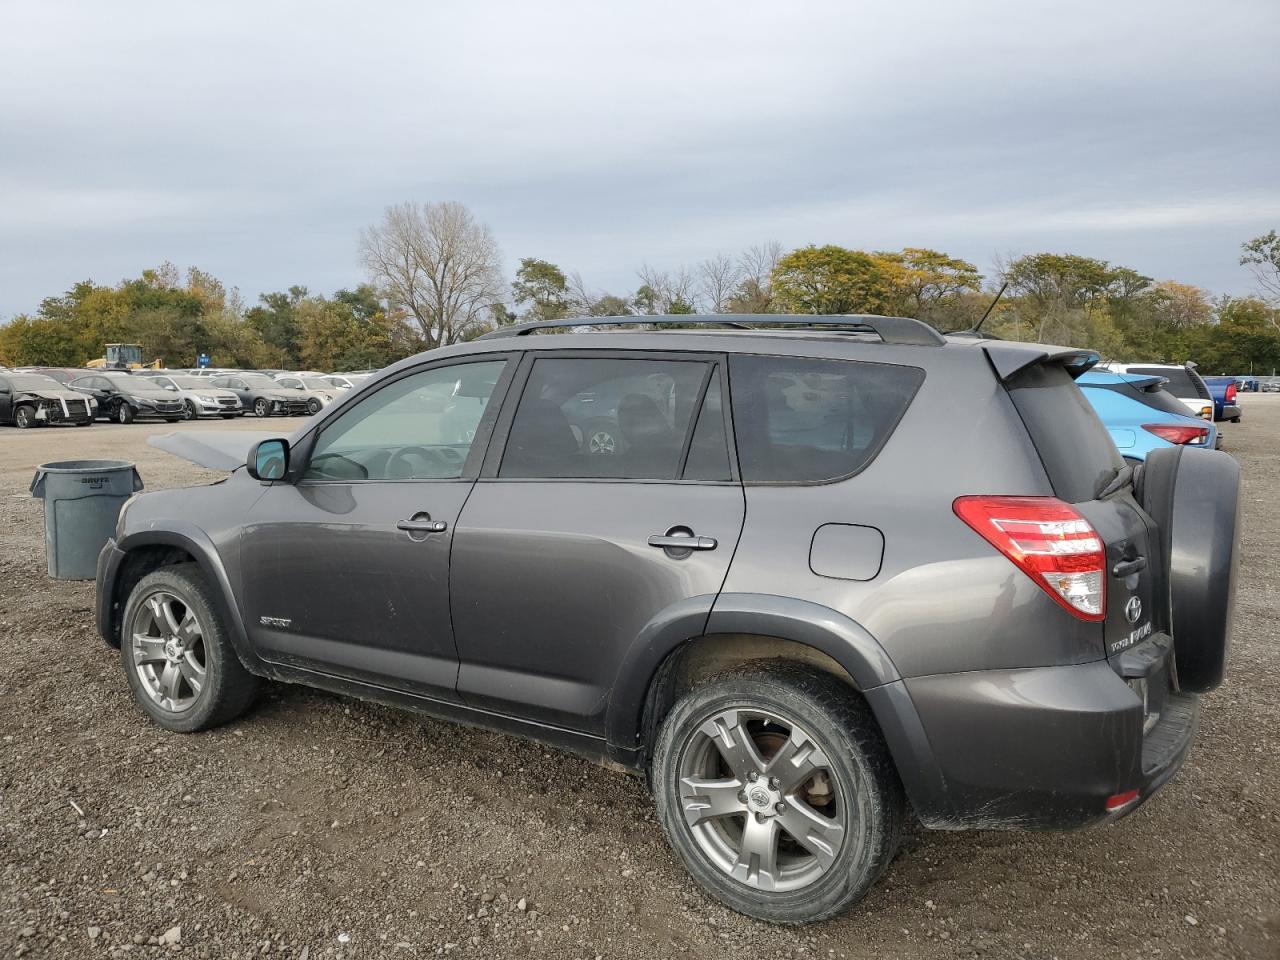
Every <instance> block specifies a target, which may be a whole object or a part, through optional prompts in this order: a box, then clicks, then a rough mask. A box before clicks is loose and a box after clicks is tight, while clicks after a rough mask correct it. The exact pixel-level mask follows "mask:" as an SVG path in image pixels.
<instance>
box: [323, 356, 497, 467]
mask: <svg viewBox="0 0 1280 960" xmlns="http://www.w3.org/2000/svg"><path fill="white" fill-rule="evenodd" d="M505 365H506V361H505V360H486V361H482V362H478V363H460V364H453V365H451V366H447V367H435V368H433V369H431V370H424V371H422V372H421V373H415V374H412V375H410V376H407V377H404V378H402V379H400V380H397V381H396V382H395V383H392V384H389V385H388V386H385V387H383V388H382V389H381V390H379V391H377V392H376V393H374V394H372V395H371V396H369V397H367V398H365V399H364V400H362V401H361V402H360V403H358V404H356V405H355V406H354V407H352V408H351V409H350V410H348V411H347V412H346V413H344V414H342V416H340V417H339V418H338V419H337V420H336V421H334V422H333V423H332V424H330V425H329V426H326V427H325V428H324V430H323V432H321V434H320V438H319V439H318V440H317V441H316V446H315V450H314V451H313V453H312V455H311V462H310V463H309V464H308V466H307V472H306V479H308V480H451V479H455V478H457V477H460V476H462V471H463V467H464V466H465V464H466V462H467V456H468V455H469V454H470V452H471V444H472V441H473V440H475V436H476V430H477V429H478V428H479V425H480V419H481V417H482V416H483V415H484V412H485V410H486V409H487V407H488V404H489V400H490V398H491V397H492V395H493V391H494V388H495V386H496V385H497V383H498V379H499V377H500V376H501V375H502V370H503V367H504V366H505Z"/></svg>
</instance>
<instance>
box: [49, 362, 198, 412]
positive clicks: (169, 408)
mask: <svg viewBox="0 0 1280 960" xmlns="http://www.w3.org/2000/svg"><path fill="white" fill-rule="evenodd" d="M67 386H69V387H70V388H71V389H72V390H77V391H79V392H80V393H83V394H86V395H88V396H90V397H93V398H94V399H95V400H96V401H97V402H98V411H97V413H98V416H99V417H100V418H105V419H107V420H115V421H116V422H118V423H133V421H134V420H135V419H137V418H138V417H151V418H159V419H161V420H167V421H168V422H169V423H177V422H178V421H179V420H181V419H182V413H183V408H182V401H181V400H179V399H178V398H177V397H175V396H174V395H173V393H171V392H170V391H168V390H165V389H164V388H163V387H159V386H157V385H156V384H154V383H152V382H151V381H150V380H149V379H147V378H146V377H134V376H131V375H129V374H127V373H120V372H116V371H110V372H108V371H104V372H100V373H91V374H89V375H88V376H84V377H77V378H76V379H75V380H72V381H71V382H70V383H69V384H67Z"/></svg>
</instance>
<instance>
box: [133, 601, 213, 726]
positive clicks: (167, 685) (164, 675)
mask: <svg viewBox="0 0 1280 960" xmlns="http://www.w3.org/2000/svg"><path fill="white" fill-rule="evenodd" d="M129 638H130V639H129V643H130V646H131V650H132V653H133V664H134V669H135V670H137V672H138V679H139V680H140V681H141V682H142V689H143V690H144V691H146V694H147V695H148V696H149V697H150V698H151V699H152V700H153V701H154V702H155V703H156V704H157V705H159V706H160V707H161V708H162V709H164V710H168V711H169V712H171V713H182V712H183V711H185V710H189V709H191V707H192V706H193V705H194V704H195V702H196V700H197V699H198V698H199V696H200V692H201V691H202V690H203V689H204V687H205V683H206V680H207V678H208V667H209V664H208V656H207V652H206V649H205V643H204V628H203V627H202V626H201V624H200V621H199V620H198V619H197V618H196V614H195V611H194V610H193V609H192V608H191V606H190V605H189V604H187V603H186V602H184V601H183V600H182V598H181V597H178V596H176V595H175V594H172V593H165V592H158V593H153V594H152V595H151V596H149V597H148V598H147V599H146V601H145V602H144V603H142V604H140V605H139V606H138V608H137V612H136V613H135V614H134V618H133V623H132V624H131V625H130V630H129Z"/></svg>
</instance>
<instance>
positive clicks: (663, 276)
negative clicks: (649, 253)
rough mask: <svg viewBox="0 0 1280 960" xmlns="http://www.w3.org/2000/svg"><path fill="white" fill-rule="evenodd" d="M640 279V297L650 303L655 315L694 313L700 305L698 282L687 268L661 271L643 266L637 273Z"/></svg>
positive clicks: (647, 265)
mask: <svg viewBox="0 0 1280 960" xmlns="http://www.w3.org/2000/svg"><path fill="white" fill-rule="evenodd" d="M636 275H637V276H638V277H639V278H640V291H641V294H639V296H640V297H641V298H642V299H648V300H649V301H650V303H649V304H647V306H649V307H651V308H652V312H654V313H672V312H674V313H694V312H696V311H697V305H698V281H697V278H696V277H695V276H694V274H693V273H691V272H690V271H689V269H688V268H687V267H680V268H678V269H676V270H659V269H657V268H656V267H652V266H650V265H649V264H647V263H646V264H642V265H641V267H640V269H639V270H637V271H636Z"/></svg>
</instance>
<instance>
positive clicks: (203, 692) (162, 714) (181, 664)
mask: <svg viewBox="0 0 1280 960" xmlns="http://www.w3.org/2000/svg"><path fill="white" fill-rule="evenodd" d="M152 599H155V600H157V601H159V602H160V603H161V604H162V605H166V604H167V605H168V607H169V610H170V611H171V612H172V614H173V618H174V620H175V621H177V622H178V624H179V626H180V627H185V626H186V625H187V622H188V621H187V617H188V615H189V616H190V617H191V618H193V621H194V623H195V626H196V629H197V630H198V634H199V638H200V639H199V642H198V643H195V644H192V645H190V646H188V648H187V649H186V651H185V652H183V653H181V654H180V655H179V656H178V657H177V659H175V660H170V659H168V658H167V656H166V654H165V653H164V652H162V648H164V647H166V644H165V643H164V636H165V635H166V633H168V634H169V635H171V636H173V635H175V634H173V633H172V631H170V630H168V629H167V628H166V627H165V626H162V625H161V623H160V619H161V618H158V617H156V616H155V613H154V610H153V608H152V607H151V606H149V605H148V601H149V600H152ZM121 623H122V624H123V626H122V628H121V631H120V660H121V664H122V665H123V667H124V672H125V677H126V679H127V680H128V683H129V689H130V691H131V692H132V693H133V698H134V700H136V701H137V703H138V705H139V706H140V707H142V709H143V710H144V711H146V713H147V714H148V715H149V716H150V717H151V719H152V720H153V721H155V723H156V724H157V725H159V726H161V727H163V728H164V729H166V730H172V731H174V732H175V733H194V732H196V731H197V730H208V729H210V728H211V727H216V726H219V725H221V724H224V723H227V722H228V721H230V720H234V719H235V718H236V717H238V716H240V715H241V714H242V713H244V712H245V711H246V710H247V709H249V707H250V706H251V705H252V704H253V700H254V698H255V696H256V695H257V692H258V684H259V680H258V678H257V677H256V676H254V675H253V674H251V673H250V672H249V671H248V670H246V669H245V668H244V666H243V665H242V664H241V663H240V659H239V657H237V656H236V652H235V649H234V648H233V647H232V646H231V640H230V638H229V636H228V633H227V628H226V625H225V624H224V623H223V621H222V617H221V616H220V615H219V614H218V605H217V602H216V600H215V598H214V595H213V591H212V590H211V589H210V587H209V585H208V584H207V582H206V581H205V579H204V576H203V575H202V574H201V573H200V568H199V567H198V566H196V564H194V563H182V564H176V565H174V566H171V567H161V568H160V569H159V570H155V571H153V572H152V573H149V574H147V575H146V576H145V577H143V578H142V579H141V580H140V581H138V584H137V586H135V587H134V588H133V591H132V592H131V593H130V594H129V599H128V600H127V601H126V603H125V608H124V617H123V619H122V621H121ZM138 635H142V636H148V637H155V639H154V640H151V641H149V642H147V643H141V642H139V641H137V640H135V636H138ZM181 635H182V636H185V637H187V638H188V640H191V639H192V638H194V636H195V632H194V631H192V630H187V631H186V632H185V633H181ZM175 652H176V651H175ZM170 667H172V668H173V671H174V672H176V673H177V674H178V677H177V679H176V680H175V686H174V687H173V688H172V689H173V692H174V694H175V696H174V697H173V698H167V697H164V695H163V692H164V690H165V689H166V685H165V679H166V677H167V676H168V675H170ZM197 668H201V669H197ZM190 677H197V678H199V679H198V682H199V684H200V689H199V690H198V691H197V690H196V689H195V687H194V686H193V685H192V684H191V682H190V679H189V678H190Z"/></svg>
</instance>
